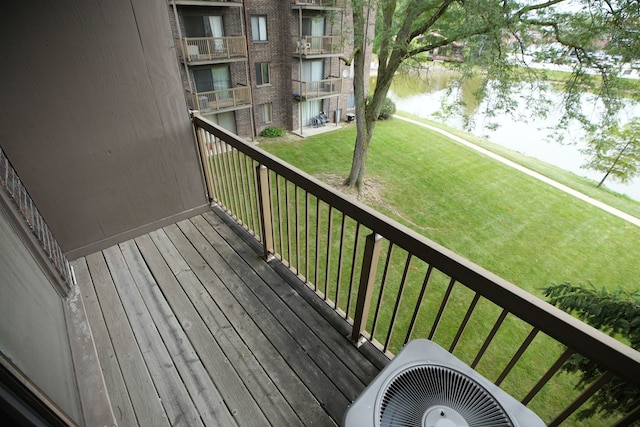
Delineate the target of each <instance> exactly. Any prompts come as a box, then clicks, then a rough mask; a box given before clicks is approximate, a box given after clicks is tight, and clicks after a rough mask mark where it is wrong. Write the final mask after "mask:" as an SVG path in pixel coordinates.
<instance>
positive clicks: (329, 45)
mask: <svg viewBox="0 0 640 427" xmlns="http://www.w3.org/2000/svg"><path fill="white" fill-rule="evenodd" d="M293 48H294V53H293V56H294V57H297V58H304V59H312V58H324V57H329V56H339V55H342V54H343V52H344V47H343V44H342V37H341V36H293Z"/></svg>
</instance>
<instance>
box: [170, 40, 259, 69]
mask: <svg viewBox="0 0 640 427" xmlns="http://www.w3.org/2000/svg"><path fill="white" fill-rule="evenodd" d="M182 45H183V52H184V56H185V58H183V59H186V62H187V63H188V64H189V65H204V64H215V63H222V62H233V61H246V60H247V42H246V39H245V38H244V37H243V36H231V37H184V38H183V39H182Z"/></svg>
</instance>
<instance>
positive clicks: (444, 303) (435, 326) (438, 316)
mask: <svg viewBox="0 0 640 427" xmlns="http://www.w3.org/2000/svg"><path fill="white" fill-rule="evenodd" d="M455 283H456V280H455V279H454V278H451V280H449V286H447V291H446V292H445V293H444V297H443V298H442V303H441V304H440V308H439V309H438V314H436V318H435V319H434V321H433V326H432V327H431V332H429V337H428V338H429V339H430V340H432V339H433V336H434V335H435V334H436V330H437V329H438V325H440V320H441V319H442V315H443V314H444V310H445V308H447V303H448V302H449V298H450V297H451V292H452V291H453V285H455Z"/></svg>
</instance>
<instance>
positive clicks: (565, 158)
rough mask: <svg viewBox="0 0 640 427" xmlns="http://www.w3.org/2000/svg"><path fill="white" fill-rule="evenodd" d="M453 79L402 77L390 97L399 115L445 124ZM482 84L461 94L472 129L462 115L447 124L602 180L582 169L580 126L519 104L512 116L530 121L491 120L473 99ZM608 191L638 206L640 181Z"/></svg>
mask: <svg viewBox="0 0 640 427" xmlns="http://www.w3.org/2000/svg"><path fill="white" fill-rule="evenodd" d="M452 79H453V76H452V75H451V74H450V73H448V72H446V71H433V70H432V71H429V73H428V75H426V76H425V75H421V76H418V75H411V76H409V75H406V74H398V75H397V76H396V77H395V79H394V83H393V85H392V87H391V90H390V91H389V98H391V99H392V100H393V101H394V102H395V103H396V107H397V109H398V110H399V111H405V112H407V113H411V114H414V115H416V116H419V117H422V118H426V119H430V120H436V121H439V122H443V119H442V118H439V117H438V116H437V113H438V112H440V111H441V110H442V105H443V104H442V101H443V99H444V100H446V99H447V96H449V95H448V94H447V87H448V86H449V84H450V83H451V81H452ZM479 84H480V83H479V81H478V82H473V81H471V82H469V83H467V84H466V85H465V86H463V87H462V88H461V89H460V90H461V91H462V93H461V95H462V99H463V101H464V104H465V105H464V107H463V112H464V114H465V115H468V116H471V117H472V122H471V124H470V126H468V127H467V129H464V127H465V126H464V121H463V119H462V118H461V117H460V116H459V115H458V116H452V117H448V118H446V119H444V123H445V124H447V125H449V126H451V127H454V128H457V129H461V130H466V131H468V132H471V133H472V134H474V135H477V136H481V137H483V138H486V139H488V140H489V141H491V142H494V143H496V144H500V145H502V146H504V147H507V148H509V149H511V150H514V151H518V152H520V153H523V154H525V155H527V156H531V157H534V158H537V159H539V160H542V161H544V162H547V163H550V164H552V165H555V166H558V167H560V168H563V169H565V170H568V171H571V172H573V173H575V174H576V175H580V176H585V177H587V178H590V179H592V180H594V181H596V183H597V182H599V181H600V179H602V176H603V174H602V173H600V172H595V171H591V170H588V169H584V168H582V167H581V166H582V165H583V164H584V163H585V162H586V156H585V155H583V154H582V153H581V152H580V149H581V148H584V146H585V145H586V142H585V139H584V132H583V131H582V129H580V128H579V127H578V126H571V127H570V128H569V129H568V130H565V131H558V130H557V129H554V126H555V125H556V124H557V123H558V121H559V119H560V117H561V114H562V112H561V111H560V109H559V108H551V109H550V111H549V114H548V115H547V117H546V118H537V117H536V118H531V117H530V114H529V111H527V109H528V107H527V106H526V103H525V102H524V101H523V102H520V103H518V107H517V109H516V111H515V114H514V116H515V117H520V116H522V117H527V118H528V119H527V120H526V121H525V120H516V119H514V118H513V116H511V115H508V114H503V115H500V114H498V115H497V116H495V117H491V118H490V117H487V115H486V114H484V110H485V108H486V104H484V102H483V103H479V102H478V101H477V99H476V98H475V97H474V96H473V93H474V91H475V90H476V89H477V87H478V85H479ZM516 96H517V95H516ZM549 99H550V100H551V105H560V102H561V94H560V93H559V92H553V91H552V92H550V93H549ZM593 109H594V107H593V105H592V104H591V103H589V102H586V101H585V104H584V110H585V111H583V113H585V114H595V113H594V111H593ZM434 114H436V116H434ZM621 114H622V115H621V120H622V121H623V122H624V121H628V120H629V119H630V118H631V117H634V116H640V105H639V104H638V103H631V102H630V103H629V104H628V105H627V107H626V108H625V110H624V111H623V112H622V113H621ZM492 123H498V124H499V126H498V127H497V128H495V129H494V128H493V127H492V126H491V124H492ZM559 141H563V142H559ZM604 186H605V187H607V188H609V189H611V190H613V191H616V192H618V193H622V194H626V195H628V196H629V197H631V198H633V199H635V200H639V201H640V178H635V179H633V180H632V181H631V182H629V183H626V184H622V183H619V182H617V181H614V180H612V179H611V178H608V179H607V180H606V181H605V183H604Z"/></svg>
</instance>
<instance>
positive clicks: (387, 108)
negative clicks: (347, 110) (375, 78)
mask: <svg viewBox="0 0 640 427" xmlns="http://www.w3.org/2000/svg"><path fill="white" fill-rule="evenodd" d="M371 98H372V96H371V95H369V96H368V97H367V103H369V102H370V101H371ZM395 113H396V104H395V103H394V102H393V101H392V100H391V99H389V98H385V99H384V103H383V104H382V109H381V110H380V114H378V120H387V119H389V118H391V116H393V115H394V114H395Z"/></svg>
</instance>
